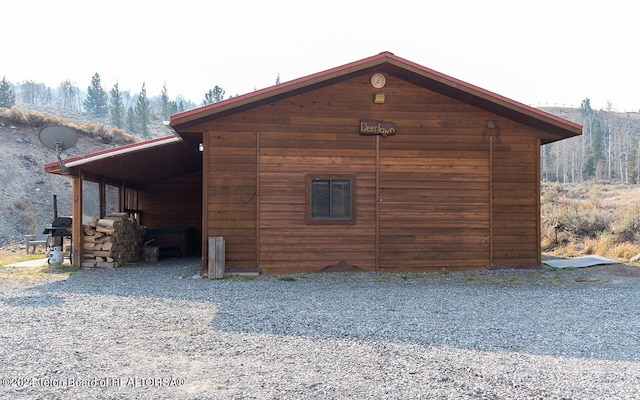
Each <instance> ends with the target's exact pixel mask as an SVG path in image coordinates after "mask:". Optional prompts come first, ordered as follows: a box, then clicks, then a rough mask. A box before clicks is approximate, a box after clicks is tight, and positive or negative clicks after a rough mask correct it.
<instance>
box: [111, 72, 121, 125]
mask: <svg viewBox="0 0 640 400" xmlns="http://www.w3.org/2000/svg"><path fill="white" fill-rule="evenodd" d="M109 96H110V99H109V101H110V105H111V106H110V107H109V120H110V121H111V125H113V126H115V127H116V128H120V129H122V128H124V117H125V115H124V104H123V103H122V97H121V96H120V89H119V88H118V83H117V82H116V83H115V85H113V88H112V89H111V91H110V92H109Z"/></svg>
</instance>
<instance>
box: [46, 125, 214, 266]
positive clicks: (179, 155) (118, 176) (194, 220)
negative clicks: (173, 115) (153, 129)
mask: <svg viewBox="0 0 640 400" xmlns="http://www.w3.org/2000/svg"><path fill="white" fill-rule="evenodd" d="M65 165H66V168H67V174H66V175H67V176H69V177H70V178H71V180H72V217H73V224H72V241H73V243H72V246H73V248H74V253H73V260H72V263H73V265H74V266H81V265H82V260H83V251H82V250H83V224H86V223H87V222H88V221H89V220H91V219H92V218H103V217H105V216H106V215H108V214H109V213H112V212H118V211H123V212H126V213H128V214H129V215H131V216H135V217H136V218H137V219H138V222H139V223H140V224H141V225H144V226H146V227H148V228H151V229H150V230H153V229H155V230H156V231H157V230H158V229H160V230H163V229H164V230H167V231H174V232H175V231H180V232H189V234H188V235H187V237H186V238H185V237H182V238H181V239H183V240H184V239H186V240H187V242H186V248H187V251H186V252H184V251H183V252H182V253H183V254H180V255H189V253H194V252H196V251H198V249H199V248H200V237H201V232H202V228H201V225H202V223H201V220H202V218H201V215H202V185H201V182H202V157H201V153H200V151H199V150H198V147H197V146H191V145H189V144H188V143H186V142H184V141H182V140H181V139H180V138H178V137H177V136H175V135H169V136H165V137H160V138H154V139H150V140H146V141H141V142H138V143H134V144H129V145H125V146H120V147H117V148H113V149H108V150H103V151H99V152H95V153H90V154H86V155H84V156H80V157H72V158H69V159H67V160H66V163H65ZM45 171H46V172H48V173H53V174H61V175H62V174H63V173H62V170H61V166H60V164H59V163H58V162H52V163H48V164H46V165H45ZM184 253H186V254H184Z"/></svg>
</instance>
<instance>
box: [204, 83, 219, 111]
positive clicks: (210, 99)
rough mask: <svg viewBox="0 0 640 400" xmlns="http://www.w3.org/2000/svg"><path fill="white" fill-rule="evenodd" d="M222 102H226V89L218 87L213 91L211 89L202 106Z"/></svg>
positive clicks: (205, 95) (206, 94)
mask: <svg viewBox="0 0 640 400" xmlns="http://www.w3.org/2000/svg"><path fill="white" fill-rule="evenodd" d="M222 100H224V89H222V88H221V87H220V86H218V85H216V86H215V87H214V88H213V89H209V91H208V92H207V93H205V94H204V100H203V101H202V105H203V106H206V105H207V104H212V103H217V102H219V101H222Z"/></svg>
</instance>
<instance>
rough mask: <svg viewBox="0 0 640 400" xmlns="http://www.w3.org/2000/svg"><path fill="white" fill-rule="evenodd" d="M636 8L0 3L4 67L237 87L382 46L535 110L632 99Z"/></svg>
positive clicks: (250, 0)
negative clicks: (584, 101) (585, 100)
mask: <svg viewBox="0 0 640 400" xmlns="http://www.w3.org/2000/svg"><path fill="white" fill-rule="evenodd" d="M638 8H640V7H638V6H636V5H635V3H634V2H631V1H623V0H607V1H593V0H536V1H523V0H518V1H515V0H510V1H508V0H482V1H481V0H460V1H456V0H439V1H428V0H422V1H420V0H412V1H406V0H393V1H388V0H387V1H378V0H367V1H360V0H357V1H352V0H324V1H300V0H298V1H278V0H272V1H266V0H263V1H259V0H246V1H242V0H224V1H220V0H214V1H203V0H180V1H165V0H158V1H142V0H127V1H125V0H109V1H99V2H96V1H86V0H57V1H51V0H35V1H34V0H18V1H15V0H13V1H12V0H8V1H5V2H3V5H2V21H1V23H0V37H1V38H2V45H1V46H0V49H2V50H1V52H0V78H1V77H2V76H4V77H6V79H7V80H9V81H10V82H13V83H19V82H22V81H24V80H33V81H36V82H43V83H45V84H47V85H48V86H50V87H57V86H59V84H60V82H62V81H64V80H67V79H68V80H71V81H72V82H74V83H75V84H76V85H77V86H78V87H79V88H81V89H82V90H86V88H87V87H88V86H89V85H90V83H91V77H92V76H93V74H95V73H96V72H97V73H98V74H100V77H101V81H102V85H103V88H104V89H105V90H107V91H108V90H110V89H111V88H112V87H113V85H114V84H115V83H116V82H118V84H119V87H120V90H121V91H124V90H131V92H132V94H133V93H138V92H139V91H140V88H141V87H142V84H143V82H144V83H145V84H146V88H147V95H148V96H150V97H152V96H155V95H158V94H160V92H161V90H162V85H163V84H164V83H165V82H166V84H167V88H168V91H169V96H170V97H171V98H174V97H175V96H176V95H178V94H180V95H183V96H184V97H185V98H187V99H190V100H191V101H193V102H195V103H197V104H201V102H202V99H203V98H204V93H205V92H206V91H207V90H209V89H211V88H213V87H214V86H216V85H218V86H220V87H222V88H223V89H224V90H225V91H226V95H227V96H229V95H237V94H244V93H247V92H251V91H253V90H254V89H262V88H264V87H267V86H271V85H273V84H275V82H276V78H277V76H278V75H280V79H281V81H282V82H285V81H288V80H292V79H296V78H300V77H303V76H306V75H309V74H313V73H316V72H320V71H324V70H326V69H329V68H333V67H337V66H340V65H343V64H346V63H349V62H353V61H357V60H360V59H362V58H366V57H369V56H372V55H375V54H378V53H380V52H382V51H390V52H392V53H394V54H395V55H397V56H399V57H402V58H405V59H408V60H409V61H412V62H415V63H418V64H420V65H423V66H425V67H428V68H431V69H434V70H436V71H439V72H441V73H444V74H447V75H450V76H452V77H455V78H458V79H461V80H463V81H466V82H469V83H471V84H474V85H477V86H480V87H482V88H484V89H487V90H490V91H493V92H496V93H498V94H501V95H503V96H506V97H509V98H511V99H513V100H516V101H519V102H522V103H525V104H529V105H531V106H534V107H543V106H552V105H559V106H573V107H578V106H579V105H580V102H581V101H582V100H583V99H584V98H586V97H589V98H590V99H591V104H592V107H593V108H598V109H599V108H606V107H607V105H608V103H611V104H612V106H613V109H614V110H617V111H638V110H640V80H639V79H638V73H639V72H640V56H639V55H638V54H637V53H638V38H639V35H638V33H639V32H640V29H639V28H638V26H639V25H640V24H639V22H640V21H639V20H640V14H639V13H638V12H637V11H638V10H637V9H638Z"/></svg>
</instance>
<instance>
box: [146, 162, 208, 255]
mask: <svg viewBox="0 0 640 400" xmlns="http://www.w3.org/2000/svg"><path fill="white" fill-rule="evenodd" d="M138 208H139V209H140V210H141V211H142V216H141V220H142V224H143V225H145V226H150V227H191V228H194V229H195V230H196V235H195V238H194V240H195V241H196V242H197V243H194V248H196V249H199V248H200V237H201V235H202V214H201V210H202V174H201V173H194V174H190V175H185V176H182V177H178V178H173V179H169V180H166V181H162V182H159V183H155V184H152V185H148V186H146V187H145V188H144V189H142V190H140V191H139V194H138Z"/></svg>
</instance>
